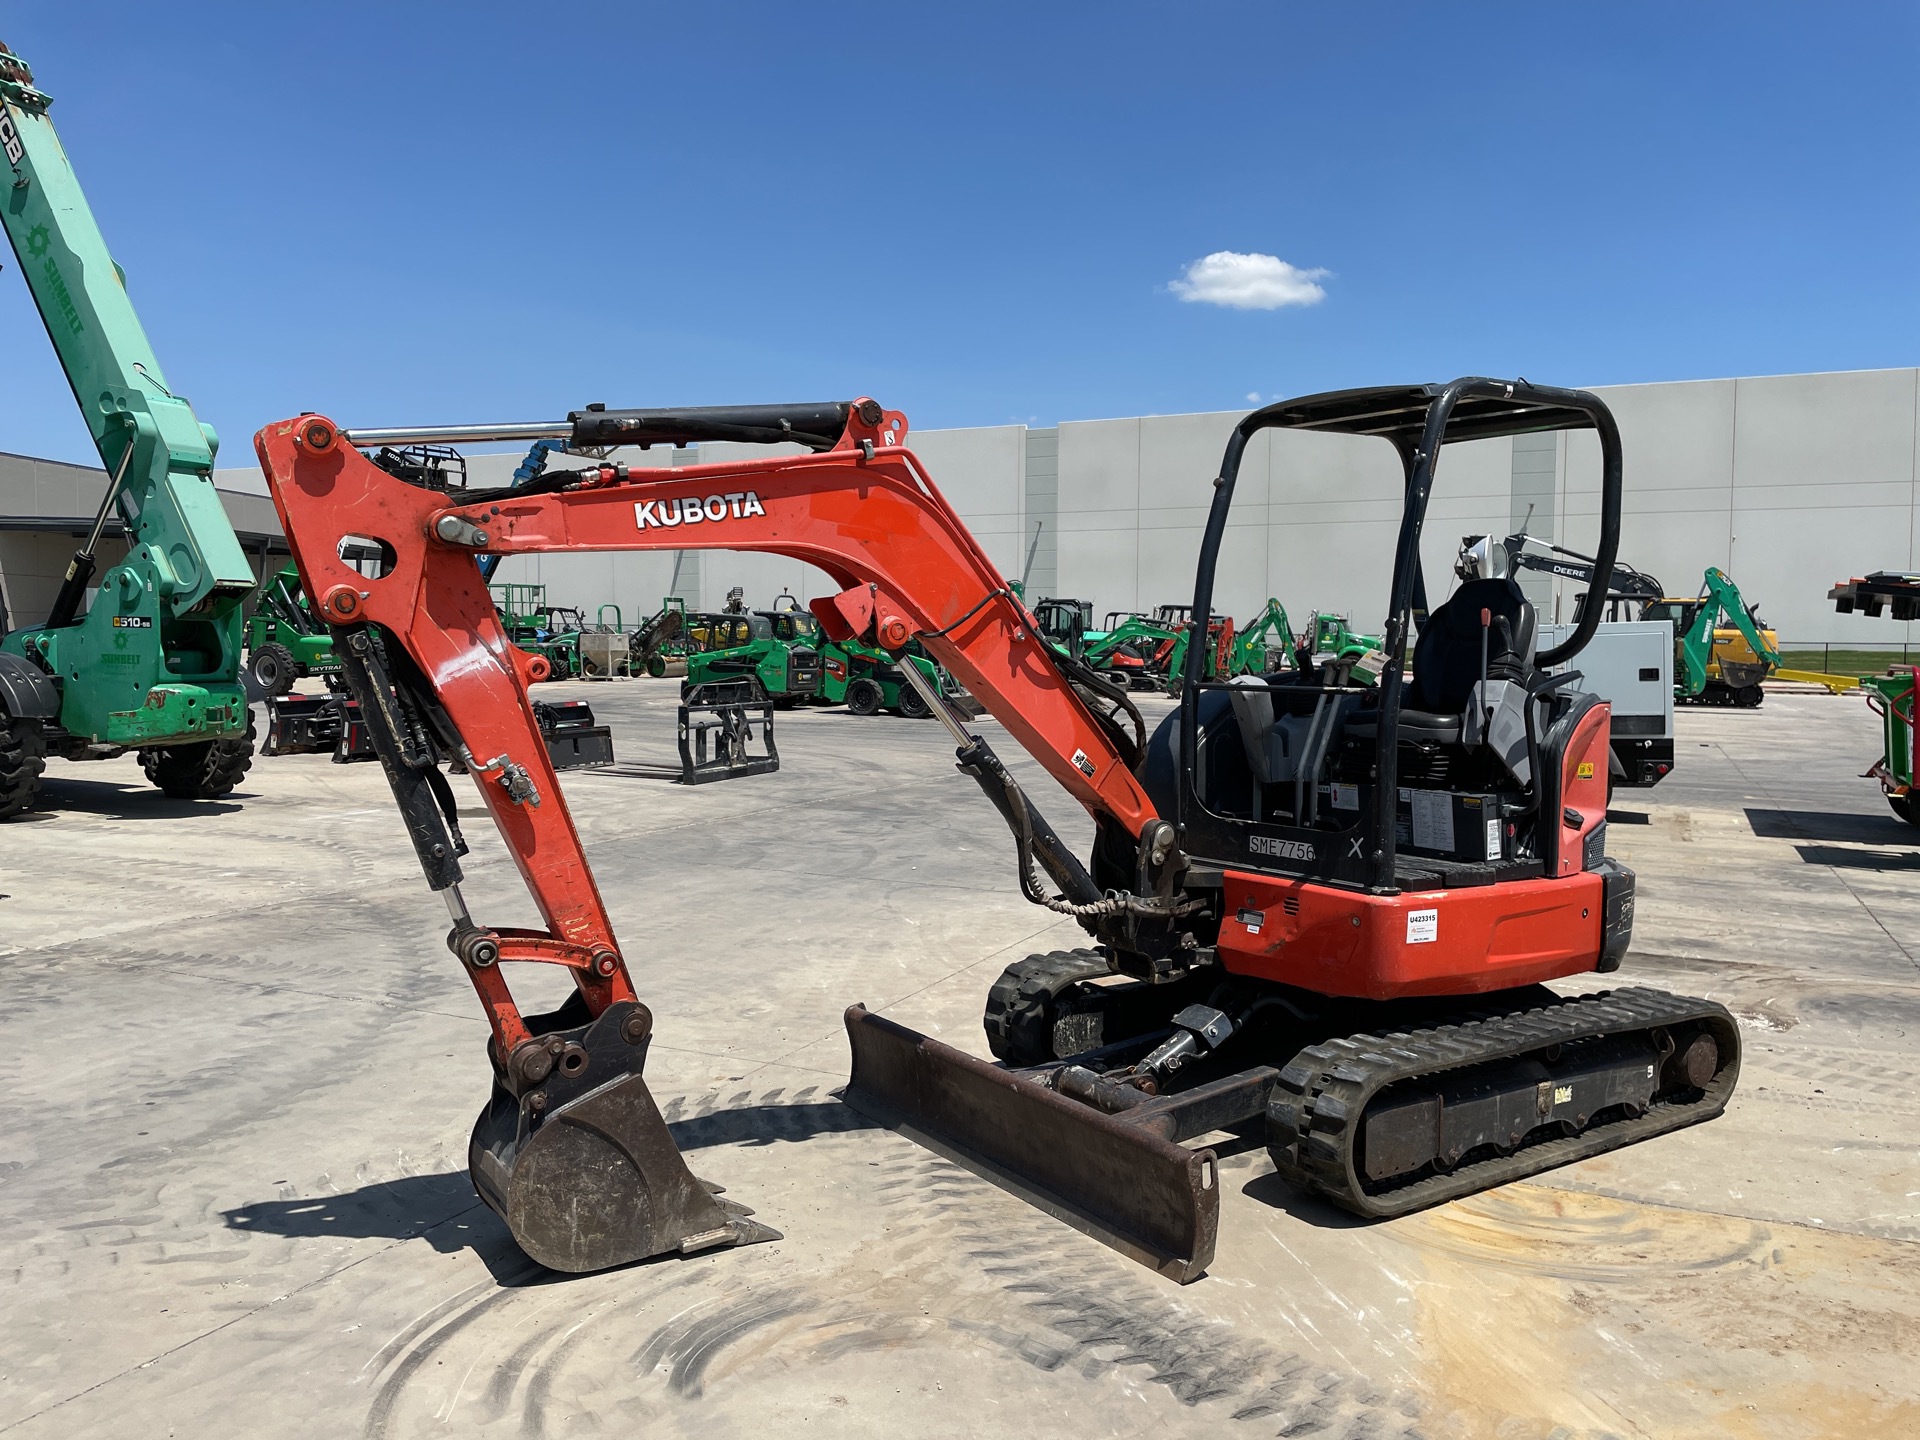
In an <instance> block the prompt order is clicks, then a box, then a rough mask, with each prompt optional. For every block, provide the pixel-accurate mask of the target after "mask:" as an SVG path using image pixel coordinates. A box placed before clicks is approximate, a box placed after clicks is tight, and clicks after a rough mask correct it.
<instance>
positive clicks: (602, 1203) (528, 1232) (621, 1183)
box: [467, 1002, 780, 1274]
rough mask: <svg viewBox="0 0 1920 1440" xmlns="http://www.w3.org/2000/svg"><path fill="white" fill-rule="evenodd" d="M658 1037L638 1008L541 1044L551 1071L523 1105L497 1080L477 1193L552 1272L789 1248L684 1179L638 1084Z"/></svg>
mask: <svg viewBox="0 0 1920 1440" xmlns="http://www.w3.org/2000/svg"><path fill="white" fill-rule="evenodd" d="M651 1030H652V1017H651V1016H650V1015H649V1014H648V1013H647V1011H646V1009H645V1007H644V1006H641V1005H637V1004H633V1003H630V1002H629V1003H622V1004H617V1005H612V1006H609V1007H608V1008H607V1010H606V1011H605V1012H604V1013H603V1014H602V1015H601V1016H600V1017H599V1018H598V1019H597V1020H594V1021H593V1022H592V1023H590V1024H587V1025H582V1026H578V1027H576V1028H574V1029H570V1030H560V1031H556V1032H554V1033H552V1034H550V1035H543V1036H541V1037H540V1038H541V1039H542V1040H543V1041H545V1042H546V1043H547V1045H548V1046H549V1051H550V1054H551V1056H552V1059H553V1067H552V1069H551V1071H550V1072H549V1073H548V1074H547V1076H546V1077H545V1078H544V1079H543V1080H542V1081H541V1082H540V1083H539V1084H537V1085H534V1086H531V1087H529V1088H527V1089H525V1090H523V1091H522V1092H521V1094H519V1095H518V1096H515V1095H514V1094H513V1093H511V1091H510V1090H509V1089H508V1088H507V1086H506V1085H505V1084H504V1083H502V1081H501V1080H500V1079H499V1078H496V1081H495V1084H494V1091H493V1098H492V1100H491V1101H490V1102H489V1103H488V1105H487V1108H486V1109H485V1110H483V1111H481V1112H480V1118H479V1120H478V1121H476V1122H475V1124H474V1127H473V1140H472V1143H471V1144H470V1146H469V1147H468V1150H467V1164H468V1167H469V1170H470V1172H471V1174H472V1176H473V1188H474V1189H475V1190H476V1191H477V1192H479V1195H480V1198H481V1199H482V1200H484V1201H486V1203H487V1205H488V1206H489V1207H490V1208H491V1209H492V1210H494V1211H495V1212H496V1213H497V1214H498V1215H499V1216H500V1218H501V1219H503V1220H505V1221H506V1222H507V1227H508V1228H509V1229H510V1230H512V1232H513V1238H514V1239H515V1240H516V1241H518V1242H519V1245H520V1248H521V1249H522V1250H524V1251H526V1252H527V1254H528V1255H530V1256H531V1257H532V1258H533V1259H535V1260H537V1261H538V1262H539V1263H540V1264H542V1265H545V1266H547V1267H548V1268H549V1269H553V1270H562V1271H566V1272H569V1273H572V1274H583V1273H585V1272H587V1271H592V1270H605V1269H608V1268H609V1267H611V1266H614V1265H624V1264H626V1263H628V1262H629V1261H633V1260H644V1259H646V1258H647V1257H648V1256H651V1255H667V1254H682V1255H687V1254H692V1253H693V1252H695V1251H698V1250H710V1249H714V1248H717V1247H720V1246H726V1245H751V1244H754V1243H755V1242H757V1241H761V1240H778V1239H779V1238H780V1232H779V1231H777V1230H772V1229H769V1228H768V1227H767V1226H765V1225H761V1224H758V1223H756V1222H755V1221H752V1220H749V1219H747V1218H746V1217H747V1216H749V1215H751V1214H752V1213H753V1212H752V1211H751V1210H749V1209H747V1208H746V1207H745V1206H743V1205H737V1204H735V1203H733V1202H732V1201H730V1200H722V1199H720V1198H718V1195H719V1191H718V1187H716V1186H711V1185H708V1184H705V1183H704V1182H702V1181H700V1180H696V1179H695V1178H694V1177H693V1174H692V1172H691V1171H689V1170H688V1169H687V1162H686V1160H685V1159H684V1158H683V1157H682V1156H681V1154H680V1151H679V1149H678V1147H676V1146H675V1145H674V1143H673V1137H672V1135H670V1134H669V1133H668V1131H667V1125H666V1121H664V1120H663V1119H662V1118H661V1116H660V1109H659V1107H658V1106H657V1105H655V1104H654V1102H653V1094H652V1092H651V1091H649V1090H648V1089H647V1082H646V1081H645V1080H644V1079H642V1078H641V1073H640V1072H641V1068H642V1066H643V1065H644V1064H645V1063H646V1051H647V1041H648V1039H649V1038H650V1035H651ZM631 1037H637V1038H631Z"/></svg>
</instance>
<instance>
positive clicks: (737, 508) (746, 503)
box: [633, 490, 767, 530]
mask: <svg viewBox="0 0 1920 1440" xmlns="http://www.w3.org/2000/svg"><path fill="white" fill-rule="evenodd" d="M766 513H767V507H766V506H764V505H762V504H761V503H760V497H759V496H758V495H756V494H754V493H753V491H751V490H734V491H730V492H729V493H728V494H725V495H709V496H707V497H706V499H704V500H703V499H701V498H700V497H699V496H698V495H682V496H677V497H675V498H674V499H671V500H642V501H640V502H638V503H637V504H636V505H635V506H634V507H633V523H634V524H635V525H638V526H639V527H640V528H641V529H642V530H645V529H646V528H647V527H648V526H650V525H655V526H660V527H662V528H665V529H671V528H672V527H673V526H675V525H701V524H705V523H706V522H707V521H709V520H725V519H728V518H732V519H735V520H744V519H746V518H747V517H748V516H749V515H764V514H766Z"/></svg>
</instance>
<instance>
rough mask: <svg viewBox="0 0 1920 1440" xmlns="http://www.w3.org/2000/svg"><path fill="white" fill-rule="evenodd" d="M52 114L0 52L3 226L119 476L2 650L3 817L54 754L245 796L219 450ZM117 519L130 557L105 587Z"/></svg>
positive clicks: (33, 787)
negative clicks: (152, 334) (171, 377)
mask: <svg viewBox="0 0 1920 1440" xmlns="http://www.w3.org/2000/svg"><path fill="white" fill-rule="evenodd" d="M51 104H52V101H51V100H50V99H49V97H48V96H47V95H46V94H45V93H44V92H42V91H41V90H39V89H37V88H35V86H34V83H33V73H32V72H31V71H30V70H29V69H28V68H27V66H26V64H25V62H23V61H22V60H21V59H20V58H19V57H18V56H16V55H14V54H13V53H12V52H10V51H8V50H6V49H5V48H4V47H0V154H4V156H5V159H6V163H7V165H8V166H9V167H10V168H11V169H12V171H13V183H12V186H11V188H10V190H9V192H8V199H7V203H6V204H5V206H3V207H0V224H3V225H4V226H5V227H6V231H7V239H8V240H9V241H10V242H11V243H12V245H13V252H14V255H15V257H16V258H17V259H18V260H19V262H20V270H21V273H22V274H23V275H24V276H25V277H26V281H27V288H28V289H29V290H30V291H31V292H32V295H33V301H34V304H35V305H36V306H37V307H38V308H39V311H40V318H41V319H42V320H43V321H44V322H45V324H46V327H47V335H48V337H49V338H50V339H51V340H52V342H53V348H54V351H55V352H56V353H57V354H58V356H59V357H60V365H61V368H62V369H63V370H65V371H66V375H67V380H68V383H69V384H70V385H71V386H72V387H73V394H74V399H75V400H76V401H77V402H78V403H79V405H80V409H81V413H82V414H84V415H85V416H86V420H87V426H88V428H89V430H90V431H91V432H92V435H93V443H94V446H95V448H96V449H97V450H98V451H99V454H100V460H101V463H102V464H103V465H104V466H105V467H106V472H107V475H108V476H109V480H108V484H107V488H106V493H105V495H104V496H103V497H102V499H101V502H100V508H99V511H98V513H97V514H96V515H95V517H94V521H93V525H92V528H91V529H90V531H89V532H88V534H87V538H86V540H85V542H84V543H83V544H82V546H81V548H80V549H79V550H78V551H77V552H75V554H74V556H73V560H72V563H71V564H70V565H69V566H68V567H67V572H66V576H65V578H64V579H63V581H62V582H61V585H60V589H59V592H58V594H57V595H56V596H55V598H54V601H53V604H52V607H51V609H50V610H49V612H48V614H47V617H46V620H45V621H44V623H42V624H39V625H32V626H26V627H23V628H21V629H18V630H13V631H11V632H9V633H8V634H7V635H6V636H5V637H4V638H0V819H5V818H8V817H11V816H14V815H18V814H20V813H21V812H22V811H24V810H26V809H27V808H28V807H29V806H31V805H32V804H33V802H34V799H35V796H36V795H37V793H38V790H39V786H40V779H41V775H42V773H43V772H44V769H45V757H46V755H47V754H49V753H52V754H56V755H59V756H62V757H64V758H66V759H69V760H104V759H111V758H112V757H114V756H117V755H123V754H125V753H126V752H127V751H129V750H132V751H137V752H138V753H139V756H140V763H141V766H142V768H143V769H144V770H145V771H146V774H147V777H148V778H149V779H150V780H152V781H153V783H154V784H156V785H158V786H159V787H160V788H161V789H162V790H163V791H165V792H166V793H167V794H168V795H170V796H173V797H175V798H177V799H192V800H205V799H212V798H215V797H218V796H222V795H226V794H228V793H229V792H230V791H231V790H232V789H233V788H234V786H235V785H236V784H237V783H238V782H239V780H240V777H241V776H242V775H243V774H245V773H246V771H247V768H248V766H249V765H250V764H251V763H252V756H253V743H252V716H251V714H250V712H249V710H248V708H247V697H246V692H245V691H244V689H243V688H242V686H241V680H240V639H241V636H240V630H241V607H242V605H243V604H244V602H245V601H246V599H247V597H248V596H249V595H251V594H252V593H253V590H254V583H255V582H254V575H253V570H252V568H251V567H250V566H249V565H248V563H247V557H246V554H245V552H244V551H242V550H241V548H240V541H239V539H238V538H237V537H236V536H235V535H234V533H233V524H232V522H231V521H229V520H228V519H227V513H226V511H225V509H223V508H222V506H221V503H220V497H219V495H218V493H217V492H216V491H215V490H214V486H213V459H214V454H215V452H216V451H217V450H218V448H219V440H218V437H217V436H215V434H214V433H213V430H212V428H211V427H210V426H207V425H204V424H202V423H201V422H200V421H199V420H198V419H197V418H195V416H194V413H193V408H192V406H190V405H189V404H188V403H187V402H186V401H185V400H184V399H182V398H181V397H180V396H178V395H176V394H174V393H173V391H172V390H171V389H170V388H169V387H168V385H167V383H166V379H165V377H164V376H163V374H162V373H161V369H160V362H159V360H158V359H156V358H155V356H154V353H153V349H152V347H151V346H150V345H149V344H148V343H147V337H146V333H145V331H143V330H142V329H141V327H140V320H139V317H138V316H137V315H135V313H134V309H133V304H132V302H131V301H130V300H129V299H128V298H127V290H126V277H125V276H124V275H123V274H122V273H121V270H120V267H119V266H118V265H116V264H114V262H113V257H112V255H110V254H109V253H108V251H107V245H106V241H105V240H104V239H102V238H101V235H100V227H99V226H98V225H97V224H96V223H95V221H94V218H93V212H92V210H90V209H89V208H88V206H87V201H86V196H85V195H84V194H83V193H82V192H81V189H80V185H79V182H78V181H77V180H76V179H75V178H74V173H73V167H72V166H71V164H69V163H68V160H67V156H66V152H65V151H64V150H63V149H62V148H61V146H60V140H59V137H58V136H56V135H55V134H54V129H53V124H52V122H51V121H50V120H49V119H48V118H47V108H48V106H49V105H51ZM116 515H118V517H119V520H120V525H121V528H122V529H123V530H124V532H125V535H126V541H127V553H126V558H125V559H123V560H121V561H120V562H119V563H118V564H115V565H111V566H109V567H108V569H107V570H106V572H105V573H104V574H102V575H100V576H99V577H98V579H97V582H96V578H95V574H94V572H95V570H96V569H97V567H98V562H99V558H100V544H101V541H102V539H103V538H104V537H105V536H106V533H107V529H108V525H109V522H111V521H112V520H113V519H114V518H115V516H116ZM90 596H91V599H89V597H90Z"/></svg>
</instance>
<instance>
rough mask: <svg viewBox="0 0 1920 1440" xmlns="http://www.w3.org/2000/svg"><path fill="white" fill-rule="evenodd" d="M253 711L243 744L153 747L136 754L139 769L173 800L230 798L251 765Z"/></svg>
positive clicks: (210, 742) (217, 742)
mask: <svg viewBox="0 0 1920 1440" xmlns="http://www.w3.org/2000/svg"><path fill="white" fill-rule="evenodd" d="M253 739H254V728H253V711H251V710H249V711H247V735H246V738H245V739H244V740H202V741H200V742H199V743H197V744H193V745H155V746H152V747H151V748H149V749H146V750H142V751H141V752H140V768H141V769H142V770H144V771H146V772H147V779H149V780H151V781H152V782H153V783H154V784H156V785H158V786H159V787H160V789H161V791H162V793H164V794H166V795H168V796H170V797H172V798H173V799H175V800H218V799H219V798H220V797H221V796H223V795H228V794H231V793H232V791H233V787H234V786H236V785H238V784H239V783H240V777H241V776H243V775H245V774H246V773H247V771H248V769H249V768H251V767H252V765H253Z"/></svg>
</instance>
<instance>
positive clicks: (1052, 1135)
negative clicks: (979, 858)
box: [841, 1005, 1220, 1284]
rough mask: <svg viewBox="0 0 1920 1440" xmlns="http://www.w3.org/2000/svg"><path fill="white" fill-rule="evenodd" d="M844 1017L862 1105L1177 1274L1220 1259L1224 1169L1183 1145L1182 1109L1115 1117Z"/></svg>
mask: <svg viewBox="0 0 1920 1440" xmlns="http://www.w3.org/2000/svg"><path fill="white" fill-rule="evenodd" d="M846 1018H847V1038H848V1040H849V1042H850V1043H851V1044H852V1047H853V1078H852V1079H851V1080H849V1081H848V1083H847V1088H846V1090H845V1092H844V1093H843V1095H842V1097H841V1098H842V1099H843V1100H845V1102H846V1103H847V1104H848V1105H850V1106H852V1107H853V1108H854V1109H855V1110H858V1111H859V1112H860V1113H861V1114H862V1115H865V1116H867V1117H868V1118H870V1119H873V1120H876V1121H878V1122H879V1123H881V1124H883V1125H886V1126H888V1127H889V1128H892V1129H897V1130H899V1131H900V1132H901V1133H902V1134H905V1135H907V1136H908V1137H909V1138H911V1139H914V1140H917V1141H919V1142H920V1143H922V1144H924V1145H926V1146H927V1147H928V1148H929V1149H931V1150H934V1151H937V1152H939V1153H940V1154H943V1155H946V1156H947V1157H948V1158H950V1159H953V1160H956V1161H958V1162H959V1163H961V1164H963V1165H965V1166H966V1167H967V1168H968V1169H970V1170H973V1171H975V1172H976V1173H979V1174H982V1175H984V1176H986V1178H988V1179H990V1180H992V1181H994V1182H995V1183H996V1184H998V1185H1001V1186H1002V1187H1003V1188H1005V1189H1008V1190H1010V1191H1012V1192H1013V1193H1014V1194H1016V1195H1018V1196H1020V1197H1021V1198H1022V1199H1024V1200H1027V1201H1028V1202H1029V1203H1031V1204H1034V1205H1037V1206H1039V1207H1040V1208H1041V1209H1043V1210H1046V1211H1047V1212H1049V1213H1050V1214H1052V1215H1055V1216H1057V1217H1058V1218H1060V1219H1061V1220H1064V1221H1066V1222H1067V1223H1068V1224H1070V1225H1072V1226H1074V1227H1075V1228H1076V1229H1079V1230H1083V1231H1085V1232H1086V1233H1087V1234H1089V1235H1092V1236H1093V1237H1094V1238H1095V1239H1098V1240H1101V1241H1104V1242H1105V1243H1106V1244H1108V1245H1111V1246H1112V1247H1113V1248H1114V1249H1116V1250H1118V1251H1120V1252H1121V1253H1122V1254H1124V1255H1127V1256H1129V1257H1130V1258H1132V1259H1134V1260H1137V1261H1139V1262H1140V1263H1141V1264H1143V1265H1146V1266H1148V1267H1149V1268H1151V1269H1154V1270H1157V1271H1159V1272H1160V1273H1161V1274H1162V1275H1165V1276H1166V1277H1167V1278H1168V1279H1170V1280H1176V1281H1179V1282H1180V1283H1181V1284H1185V1283H1186V1282H1187V1281H1189V1280H1195V1279H1198V1278H1199V1276H1200V1275H1201V1273H1202V1272H1203V1271H1205V1270H1206V1268H1207V1266H1208V1265H1209V1264H1210V1263H1211V1262H1212V1260H1213V1245H1214V1238H1215V1236H1216V1234H1217V1233H1218V1230H1219V1222H1220V1186H1219V1175H1218V1169H1217V1167H1216V1165H1215V1162H1214V1154H1213V1151H1211V1150H1204V1149H1202V1150H1189V1149H1187V1148H1186V1147H1185V1146H1183V1145H1180V1144H1177V1143H1175V1140H1174V1138H1173V1137H1174V1136H1176V1135H1177V1134H1178V1133H1179V1130H1180V1129H1181V1128H1185V1127H1183V1126H1181V1125H1179V1124H1178V1121H1177V1119H1176V1117H1175V1116H1174V1115H1172V1114H1170V1113H1168V1112H1167V1111H1165V1110H1163V1109H1161V1108H1159V1107H1157V1106H1143V1107H1141V1109H1140V1110H1135V1111H1129V1112H1127V1113H1126V1114H1123V1115H1110V1114H1107V1113H1106V1112H1104V1111H1102V1110H1097V1109H1095V1108H1093V1107H1092V1106H1089V1105H1083V1104H1080V1103H1079V1102H1078V1101H1075V1100H1070V1099H1068V1098H1067V1097H1066V1096H1064V1095H1061V1094H1059V1093H1058V1092H1056V1091H1054V1090H1051V1089H1049V1088H1047V1086H1045V1085H1044V1084H1041V1083H1040V1082H1039V1081H1038V1080H1035V1079H1031V1078H1029V1077H1027V1076H1026V1075H1022V1074H1019V1073H1016V1072H1014V1071H1010V1070H1003V1069H1001V1068H1000V1067H999V1066H997V1065H992V1064H989V1063H988V1062H986V1061H985V1060H980V1059H976V1058H975V1057H974V1056H972V1055H968V1054H965V1053H963V1052H962V1051H959V1050H955V1049H954V1048H952V1047H951V1046H949V1045H942V1044H941V1043H940V1042H939V1041H938V1040H932V1039H929V1038H928V1037H926V1036H924V1035H920V1034H917V1033H916V1032H914V1031H912V1030H909V1029H907V1028H906V1027H905V1026H901V1025H896V1024H894V1023H893V1022H892V1021H891V1020H887V1019H883V1018H882V1017H881V1016H878V1015H874V1014H870V1013H869V1012H868V1011H867V1009H866V1007H865V1006H863V1005H855V1006H853V1007H852V1008H851V1009H849V1010H848V1011H847V1017H846ZM1143 1112H1144V1113H1143ZM1205 1128H1211V1127H1210V1126H1209V1127H1205Z"/></svg>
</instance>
